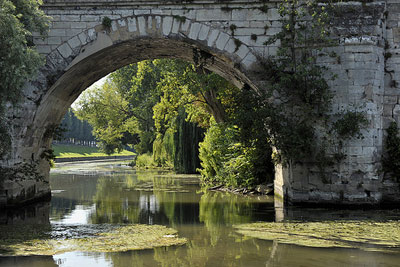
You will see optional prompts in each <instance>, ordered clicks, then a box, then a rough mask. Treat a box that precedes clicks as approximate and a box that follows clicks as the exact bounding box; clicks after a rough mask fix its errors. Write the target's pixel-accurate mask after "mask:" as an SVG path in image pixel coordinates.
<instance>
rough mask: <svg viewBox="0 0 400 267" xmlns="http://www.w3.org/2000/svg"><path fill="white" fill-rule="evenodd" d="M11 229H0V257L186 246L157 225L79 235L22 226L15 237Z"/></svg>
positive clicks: (68, 229)
mask: <svg viewBox="0 0 400 267" xmlns="http://www.w3.org/2000/svg"><path fill="white" fill-rule="evenodd" d="M6 227H8V228H7V229H6ZM13 227H14V226H10V225H7V226H1V227H0V228H1V229H0V230H1V233H0V237H1V239H0V256H28V255H55V254H59V253H65V252H70V251H82V252H123V251H129V250H143V249H152V248H156V247H165V246H173V245H183V244H185V243H186V239H185V238H179V237H178V236H177V231H176V230H174V229H171V228H167V227H165V226H161V225H143V224H135V225H119V226H108V227H100V229H101V231H95V230H93V229H91V230H89V231H86V233H83V232H79V234H76V233H75V234H71V231H72V232H73V231H76V229H77V228H80V226H73V227H72V228H71V227H70V226H62V229H61V230H60V229H58V231H57V230H56V231H48V228H49V226H47V228H41V227H40V226H36V227H33V226H24V227H23V230H22V231H21V229H22V227H17V228H19V230H18V231H19V234H17V233H15V234H13V233H12V232H16V231H14V230H13V229H12V228H13ZM56 227H57V226H56ZM59 227H60V226H59ZM86 228H87V229H86V230H88V229H89V228H91V227H88V226H86ZM14 229H16V228H15V227H14ZM44 229H47V231H45V230H44ZM54 232H56V233H54ZM57 232H58V233H57ZM60 233H61V234H60ZM64 233H65V234H64ZM79 236H81V237H79ZM82 236H84V237H82Z"/></svg>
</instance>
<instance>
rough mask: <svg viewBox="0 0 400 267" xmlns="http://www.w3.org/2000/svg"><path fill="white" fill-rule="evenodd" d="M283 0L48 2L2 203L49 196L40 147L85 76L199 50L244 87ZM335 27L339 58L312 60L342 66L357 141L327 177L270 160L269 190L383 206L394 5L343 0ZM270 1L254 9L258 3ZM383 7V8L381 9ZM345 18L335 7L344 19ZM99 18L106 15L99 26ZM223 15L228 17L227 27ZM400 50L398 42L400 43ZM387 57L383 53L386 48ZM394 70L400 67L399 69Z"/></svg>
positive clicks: (256, 78) (337, 90)
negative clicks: (358, 122)
mask: <svg viewBox="0 0 400 267" xmlns="http://www.w3.org/2000/svg"><path fill="white" fill-rule="evenodd" d="M278 4H279V1H269V2H258V1H246V2H244V1H229V2H213V1H208V0H204V1H197V0H194V1H190V2H165V1H146V2H139V1H121V0H115V1H113V2H109V1H104V0H97V1H87V0H81V1H65V0H48V1H45V4H44V6H43V9H44V10H45V11H46V13H47V14H48V15H49V16H51V17H52V18H53V20H52V25H51V30H50V32H49V35H48V37H46V38H44V39H42V38H41V37H35V38H34V42H35V43H36V45H37V49H38V51H39V52H40V53H41V54H43V55H44V56H45V57H46V64H45V66H44V67H43V68H42V69H41V70H40V73H39V74H38V77H37V79H35V80H34V81H31V82H30V83H28V84H27V85H26V87H25V90H24V99H22V100H21V104H20V105H19V106H18V107H15V108H13V110H10V111H9V113H8V118H9V121H8V124H9V125H10V134H11V137H12V149H11V152H10V153H9V154H8V155H7V156H6V157H4V158H3V159H2V160H0V166H1V167H2V169H1V170H2V172H3V174H0V175H2V180H0V183H1V184H0V205H12V204H18V203H23V202H25V201H30V200H34V199H37V198H40V197H42V196H45V195H48V194H49V192H50V191H49V190H50V187H49V184H48V174H49V164H48V162H47V161H46V153H47V152H46V151H47V150H48V149H50V147H51V141H52V140H51V138H52V137H51V136H52V131H53V130H54V128H55V126H57V125H58V124H59V123H60V121H61V119H62V117H63V116H64V114H65V112H66V111H67V109H68V108H69V106H70V105H71V104H72V103H73V101H74V100H75V99H76V98H77V97H78V96H79V95H80V94H81V93H82V92H83V91H84V90H85V89H86V88H87V87H88V86H90V85H91V84H92V83H94V82H95V81H96V80H98V79H100V78H101V77H103V76H105V75H107V74H108V73H110V72H112V71H114V70H116V69H118V68H120V67H123V66H125V65H127V64H131V63H135V62H139V61H142V60H145V59H155V58H180V59H183V60H186V61H190V62H193V61H194V59H195V58H198V57H199V56H200V57H202V58H203V60H204V62H205V66H206V68H208V69H210V70H211V71H214V72H216V73H217V74H219V75H221V76H223V77H224V78H226V79H227V80H230V81H231V82H232V83H233V84H235V85H236V86H238V87H239V88H241V87H242V86H243V85H245V84H247V85H249V86H250V87H252V88H253V89H256V90H260V89H261V88H262V86H263V84H264V83H265V82H267V81H264V80H263V77H262V75H260V71H259V62H258V59H259V58H263V57H267V56H268V55H274V54H275V53H276V50H277V47H276V44H275V45H274V44H273V45H269V46H266V45H264V42H265V41H266V40H267V38H269V37H270V36H272V35H273V34H275V33H277V32H279V31H280V29H281V26H282V25H281V23H280V17H279V14H278V10H277V7H278ZM340 5H341V10H343V13H342V14H340V15H339V18H338V19H336V23H337V25H335V27H334V31H335V32H334V35H335V37H336V38H337V39H338V40H339V43H338V45H337V46H335V47H331V48H329V49H330V50H332V51H334V52H336V54H337V57H336V58H320V59H319V62H320V63H321V64H324V65H326V66H327V67H329V68H330V69H331V70H332V71H333V72H334V73H336V74H337V75H338V79H336V80H335V81H333V82H332V83H331V90H332V92H333V94H334V98H333V102H334V103H333V107H332V109H333V110H332V112H341V111H343V112H344V111H346V110H358V111H362V112H364V113H365V114H366V116H367V119H368V121H369V124H368V126H367V127H366V128H365V129H363V136H364V139H352V140H349V141H348V142H347V143H346V144H345V145H344V153H345V155H346V158H345V160H343V162H341V163H340V164H338V166H337V168H335V170H334V171H332V172H331V173H330V174H329V175H328V178H327V179H325V178H324V179H321V173H320V172H319V170H318V168H316V166H313V165H312V164H311V163H306V160H305V163H304V164H296V165H293V166H286V167H282V166H277V172H276V174H277V178H276V181H275V191H276V193H277V194H279V195H280V196H282V197H283V198H285V199H287V200H289V201H291V202H292V203H327V204H352V203H357V204H379V203H383V202H385V201H390V202H393V201H398V200H399V199H400V194H399V185H398V184H397V183H396V182H394V181H392V180H390V179H385V177H384V175H383V174H382V173H381V172H380V170H381V157H382V153H383V152H384V149H383V144H384V135H385V131H384V129H385V128H387V127H388V125H389V123H390V121H392V120H396V121H397V120H399V118H400V116H399V115H400V104H399V103H400V102H399V92H398V90H399V89H397V88H396V86H394V85H396V80H397V79H399V80H400V78H398V73H399V71H400V70H399V69H398V64H400V56H398V52H400V50H399V48H398V45H399V44H400V30H399V29H400V28H399V27H398V26H399V24H398V23H399V21H400V20H399V19H398V17H399V16H400V4H396V3H391V2H390V1H375V2H372V3H361V2H350V3H342V4H340ZM264 6H267V7H268V9H267V10H266V9H263V10H261V9H260V7H264ZM389 7H390V8H389ZM340 16H341V17H340ZM105 17H107V18H110V19H111V25H107V26H104V25H103V23H102V21H103V19H104V18H105ZM231 25H235V26H234V27H231ZM398 50H399V51H398ZM389 53H390V55H391V57H388V55H389ZM399 77H400V76H399Z"/></svg>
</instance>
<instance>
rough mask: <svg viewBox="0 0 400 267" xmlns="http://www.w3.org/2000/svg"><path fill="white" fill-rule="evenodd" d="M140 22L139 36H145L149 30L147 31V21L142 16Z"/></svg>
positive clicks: (139, 18)
mask: <svg viewBox="0 0 400 267" xmlns="http://www.w3.org/2000/svg"><path fill="white" fill-rule="evenodd" d="M135 13H136V11H135ZM137 20H138V28H139V34H140V35H142V36H144V35H147V30H146V28H147V27H146V19H145V17H143V16H140V17H138V18H137Z"/></svg>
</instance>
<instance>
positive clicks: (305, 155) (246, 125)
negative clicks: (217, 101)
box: [234, 0, 366, 163]
mask: <svg viewBox="0 0 400 267" xmlns="http://www.w3.org/2000/svg"><path fill="white" fill-rule="evenodd" d="M330 7H331V6H330V5H329V4H323V5H320V4H318V3H317V1H313V0H306V1H297V0H293V1H289V0H285V1H283V2H282V3H281V4H280V5H279V9H278V10H279V13H280V16H281V18H282V31H281V32H279V33H277V34H276V35H274V36H272V37H271V38H270V39H269V40H268V41H267V42H266V43H265V44H266V45H271V44H275V45H279V48H278V51H277V55H275V56H269V57H267V58H264V59H260V61H261V64H262V66H263V73H260V75H263V76H264V77H265V78H266V79H267V80H268V81H269V83H268V85H267V86H266V87H265V88H263V89H264V90H263V91H260V92H255V91H253V90H250V89H247V88H244V89H243V92H242V94H241V96H240V97H239V98H238V99H239V101H240V103H244V104H243V105H238V112H237V113H236V114H235V117H234V121H235V124H236V125H238V126H239V129H240V136H241V140H243V142H244V143H245V145H246V146H249V144H248V142H249V141H250V142H257V143H258V145H257V146H260V145H261V146H263V147H266V148H267V147H268V146H267V145H266V143H269V145H270V146H273V147H275V148H276V153H274V160H275V161H277V162H283V163H289V162H297V161H304V159H310V160H311V159H313V160H315V161H317V162H318V161H326V160H327V158H326V157H328V156H327V155H328V153H326V151H325V150H326V147H324V142H323V140H324V139H330V140H329V143H330V144H332V143H335V142H334V141H332V140H331V139H333V138H341V139H342V140H344V139H349V138H352V137H354V136H359V135H360V130H361V128H362V127H363V126H364V125H365V124H366V120H365V117H364V116H363V115H362V114H361V113H359V112H348V113H345V114H335V115H336V116H339V117H340V118H339V119H338V120H337V121H336V123H335V124H334V127H333V128H334V129H333V131H335V133H336V136H335V137H332V136H330V133H329V129H327V128H326V127H325V126H326V123H327V122H328V121H330V120H332V117H331V114H330V106H331V99H332V94H331V92H330V88H329V83H328V81H329V80H333V79H335V78H336V77H335V75H333V74H332V73H330V72H329V70H328V69H327V68H326V67H324V66H322V65H320V64H318V61H317V59H318V58H319V57H321V56H329V53H328V50H327V48H328V47H329V46H330V45H332V44H333V41H332V40H331V39H330V38H329V23H330V16H329V14H328V11H327V10H328V8H330ZM249 117H251V118H253V119H252V120H248V118H249ZM324 127H325V130H324ZM250 129H251V130H250ZM317 132H318V134H317ZM318 139H319V141H316V140H318ZM257 146H256V147H257ZM321 150H324V151H323V153H322V154H321V153H319V152H321ZM316 155H324V157H319V158H318V157H316Z"/></svg>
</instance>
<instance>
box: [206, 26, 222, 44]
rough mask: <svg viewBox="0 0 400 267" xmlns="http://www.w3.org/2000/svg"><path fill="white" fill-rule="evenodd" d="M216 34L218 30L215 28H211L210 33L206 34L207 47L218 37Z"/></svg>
mask: <svg viewBox="0 0 400 267" xmlns="http://www.w3.org/2000/svg"><path fill="white" fill-rule="evenodd" d="M218 35H219V31H218V30H216V29H214V30H211V33H210V35H209V36H208V39H207V45H208V46H209V47H212V46H213V45H214V43H215V41H216V40H217V38H218Z"/></svg>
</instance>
